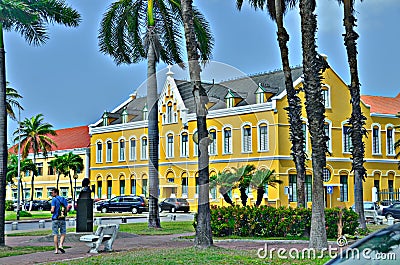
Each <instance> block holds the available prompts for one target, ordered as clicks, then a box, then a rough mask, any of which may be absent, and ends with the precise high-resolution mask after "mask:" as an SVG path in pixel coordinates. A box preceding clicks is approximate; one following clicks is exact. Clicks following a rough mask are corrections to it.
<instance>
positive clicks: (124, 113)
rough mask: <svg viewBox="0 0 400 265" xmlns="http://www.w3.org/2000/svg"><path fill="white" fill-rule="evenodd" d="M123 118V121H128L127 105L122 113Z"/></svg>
mask: <svg viewBox="0 0 400 265" xmlns="http://www.w3.org/2000/svg"><path fill="white" fill-rule="evenodd" d="M121 120H122V123H127V122H128V112H127V111H126V107H125V108H124V110H123V111H122V113H121Z"/></svg>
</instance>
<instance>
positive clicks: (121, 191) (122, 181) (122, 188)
mask: <svg viewBox="0 0 400 265" xmlns="http://www.w3.org/2000/svg"><path fill="white" fill-rule="evenodd" d="M119 195H125V177H124V176H121V177H120V178H119Z"/></svg>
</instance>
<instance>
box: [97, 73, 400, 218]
mask: <svg viewBox="0 0 400 265" xmlns="http://www.w3.org/2000/svg"><path fill="white" fill-rule="evenodd" d="M292 75H293V79H294V80H295V82H294V85H295V88H296V89H300V88H301V87H302V82H303V80H302V76H301V75H302V69H301V68H299V67H298V68H294V69H293V71H292ZM323 77H324V80H323V81H322V83H323V95H324V104H325V110H326V113H325V114H326V120H325V121H326V127H325V130H326V133H327V135H328V136H329V138H330V140H329V142H328V149H329V152H330V154H329V155H327V165H326V168H325V169H324V185H325V186H326V191H325V195H326V196H325V203H326V206H327V207H335V206H346V207H349V206H351V205H352V204H353V201H354V200H353V197H354V196H353V188H354V185H353V184H354V177H353V172H352V171H351V148H352V144H351V139H350V135H349V127H348V118H349V117H350V115H351V105H350V94H349V91H348V87H347V85H346V84H345V83H344V82H343V80H342V79H341V78H340V77H339V76H338V75H337V74H336V73H335V71H334V70H333V69H332V68H329V69H327V70H326V71H325V72H324V73H323ZM204 87H205V89H206V90H207V94H208V97H209V103H208V104H207V108H208V115H207V126H208V129H209V134H210V138H211V139H212V141H211V143H210V145H209V154H210V166H209V168H210V176H211V175H213V174H217V173H218V172H222V171H227V170H228V171H230V170H232V169H233V168H238V167H240V166H243V165H246V164H253V165H255V167H256V168H257V169H263V168H268V169H274V170H275V174H276V177H277V178H278V179H280V180H282V181H283V184H279V185H277V186H276V188H273V187H268V188H267V189H266V193H265V194H264V199H263V204H270V205H275V206H280V205H283V206H286V205H290V206H295V205H296V201H297V196H296V171H295V166H294V163H293V160H292V157H291V154H290V148H291V142H290V140H289V122H288V117H287V112H286V110H285V107H286V106H287V99H286V91H285V89H284V75H283V72H282V71H275V72H270V73H265V74H259V75H254V76H249V77H246V78H238V79H235V80H230V81H225V82H221V83H218V84H211V83H210V84H207V83H204ZM299 95H300V97H301V100H302V102H303V110H302V116H303V120H304V127H303V131H304V134H305V135H306V145H305V149H306V152H307V154H308V157H311V152H310V150H311V145H310V140H309V133H308V129H307V118H306V112H305V108H304V93H303V92H301V90H300V92H299ZM388 102H390V104H389V103H388ZM158 105H159V106H158V107H159V131H160V138H159V140H160V142H159V143H160V144H159V147H160V160H159V162H160V163H159V179H160V191H159V193H160V198H161V199H162V198H168V197H171V196H172V197H174V196H175V197H185V198H187V199H188V201H189V202H190V204H191V206H192V209H191V210H195V209H196V207H197V193H198V186H197V175H198V174H197V155H198V151H197V144H196V142H195V141H194V140H193V139H194V138H196V137H195V135H196V131H197V129H196V116H195V105H194V98H193V95H192V90H191V85H190V82H188V81H182V80H177V79H175V78H174V74H173V73H172V72H171V70H169V71H168V73H167V77H166V81H165V84H164V86H163V89H162V92H161V94H160V96H159V102H158ZM362 111H363V113H364V115H365V116H366V117H367V121H366V126H365V128H366V129H367V136H368V137H367V138H365V139H364V141H365V150H366V153H365V167H366V168H367V174H368V177H367V179H366V181H365V182H364V199H365V200H366V201H370V200H372V199H373V196H375V195H374V193H373V187H376V188H377V189H378V190H382V189H388V190H392V191H398V190H399V189H400V171H399V170H398V161H397V160H396V159H395V158H394V156H395V150H394V142H395V141H396V139H399V137H400V133H399V131H398V129H397V130H396V129H395V128H394V127H395V126H396V125H399V124H400V122H399V118H398V117H396V114H397V113H398V112H399V111H400V94H399V95H397V97H395V98H385V97H379V96H363V98H362ZM147 113H148V106H147V104H146V98H145V97H136V95H131V96H130V98H129V99H128V100H126V101H125V102H123V103H122V104H121V105H119V106H118V107H117V108H115V109H114V110H113V111H111V112H105V113H104V114H103V117H102V119H100V120H99V121H98V122H96V123H95V124H92V125H90V126H89V127H90V129H89V133H90V136H91V138H90V153H91V156H90V169H91V172H90V176H91V182H92V184H94V185H95V197H97V198H102V199H105V198H111V197H113V196H117V195H124V194H125V195H127V194H136V195H144V196H146V197H148V184H149V183H148V170H147V168H148V136H147ZM306 167H307V176H306V197H307V200H308V201H309V203H311V197H312V165H311V161H310V160H307V162H306ZM248 192H249V199H248V200H249V202H248V204H250V205H252V204H254V203H255V199H256V194H255V190H251V189H249V190H248ZM230 196H231V197H232V200H233V201H234V202H235V203H240V197H239V191H238V190H233V191H232V192H230ZM210 201H211V203H212V204H217V205H226V203H225V202H224V201H223V199H222V196H221V195H220V194H219V192H218V189H213V190H210Z"/></svg>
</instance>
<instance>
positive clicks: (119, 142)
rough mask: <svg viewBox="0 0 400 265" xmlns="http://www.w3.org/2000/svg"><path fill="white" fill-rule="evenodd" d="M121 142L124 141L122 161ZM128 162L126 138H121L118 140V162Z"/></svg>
mask: <svg viewBox="0 0 400 265" xmlns="http://www.w3.org/2000/svg"><path fill="white" fill-rule="evenodd" d="M121 140H124V144H125V146H124V159H121ZM123 161H126V139H125V137H123V136H122V137H120V138H119V139H118V162H123Z"/></svg>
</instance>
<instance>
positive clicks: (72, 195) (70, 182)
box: [68, 171, 75, 210]
mask: <svg viewBox="0 0 400 265" xmlns="http://www.w3.org/2000/svg"><path fill="white" fill-rule="evenodd" d="M68 177H69V186H70V187H71V198H72V208H71V209H72V210H75V198H74V186H73V185H72V176H71V173H70V172H69V171H68Z"/></svg>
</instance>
